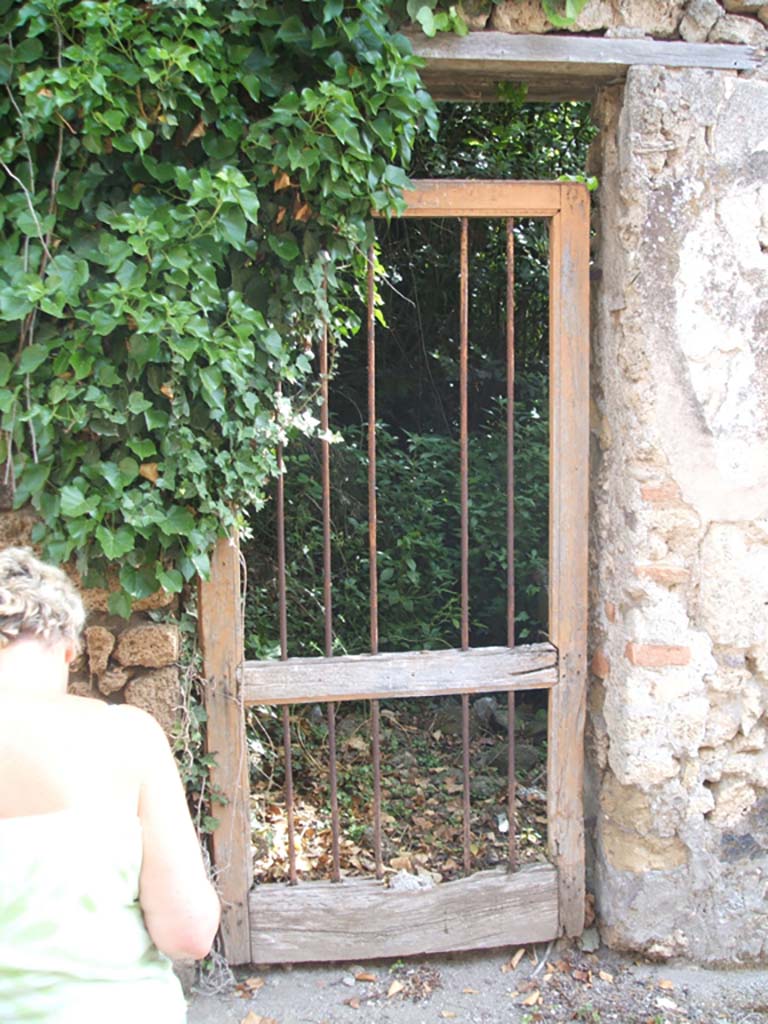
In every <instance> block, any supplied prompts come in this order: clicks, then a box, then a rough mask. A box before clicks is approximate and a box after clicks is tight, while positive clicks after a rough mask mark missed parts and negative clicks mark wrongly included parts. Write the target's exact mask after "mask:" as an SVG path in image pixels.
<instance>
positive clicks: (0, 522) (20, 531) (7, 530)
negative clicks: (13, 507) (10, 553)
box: [0, 508, 37, 548]
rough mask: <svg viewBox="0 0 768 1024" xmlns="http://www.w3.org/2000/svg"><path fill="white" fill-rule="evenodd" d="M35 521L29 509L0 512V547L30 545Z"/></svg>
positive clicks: (26, 546) (24, 546) (23, 546)
mask: <svg viewBox="0 0 768 1024" xmlns="http://www.w3.org/2000/svg"><path fill="white" fill-rule="evenodd" d="M36 522H37V518H36V516H35V514H34V513H33V512H32V511H30V510H29V509H25V508H22V509H19V510H18V511H16V512H12V511H7V512H0V548H28V547H32V546H33V545H32V528H33V526H34V525H35V523H36Z"/></svg>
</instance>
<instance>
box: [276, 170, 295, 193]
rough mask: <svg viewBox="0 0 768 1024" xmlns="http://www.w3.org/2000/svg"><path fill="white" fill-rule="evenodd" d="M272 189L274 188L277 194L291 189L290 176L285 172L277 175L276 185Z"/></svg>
mask: <svg viewBox="0 0 768 1024" xmlns="http://www.w3.org/2000/svg"><path fill="white" fill-rule="evenodd" d="M272 187H273V188H274V190H275V192H280V191H281V190H282V189H284V188H290V187H291V179H290V176H289V175H288V174H286V173H285V171H281V172H280V174H276V175H275V183H274V185H273V186H272Z"/></svg>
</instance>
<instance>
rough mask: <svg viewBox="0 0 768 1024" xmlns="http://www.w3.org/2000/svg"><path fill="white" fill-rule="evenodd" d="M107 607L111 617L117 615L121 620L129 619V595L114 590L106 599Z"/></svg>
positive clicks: (122, 591) (130, 609)
mask: <svg viewBox="0 0 768 1024" xmlns="http://www.w3.org/2000/svg"><path fill="white" fill-rule="evenodd" d="M107 607H108V608H109V611H110V614H111V615H119V616H120V618H121V619H130V617H131V612H132V611H133V603H132V601H131V595H130V594H128V593H126V591H125V590H116V591H114V593H112V594H110V595H109V597H108V598H107Z"/></svg>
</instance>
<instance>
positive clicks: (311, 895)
mask: <svg viewBox="0 0 768 1024" xmlns="http://www.w3.org/2000/svg"><path fill="white" fill-rule="evenodd" d="M250 909H251V936H252V942H253V962H254V963H301V962H311V961H317V960H321V961H325V962H327V961H329V960H352V961H355V962H356V961H358V960H369V959H374V958H378V957H400V956H413V955H417V954H423V953H441V952H447V951H451V950H463V949H491V948H494V947H496V946H514V945H519V944H527V943H531V942H547V941H549V940H550V939H553V938H555V937H556V935H557V933H558V915H557V873H556V871H555V869H554V868H553V867H552V866H551V865H549V864H535V865H531V866H529V867H526V868H523V869H521V870H520V871H518V872H516V873H515V874H509V873H508V872H507V870H506V869H498V870H495V871H482V872H479V873H477V874H474V875H471V876H470V877H468V878H460V879H458V880H456V881H454V882H443V883H442V884H440V885H434V886H432V887H431V888H427V889H420V890H416V891H414V890H408V891H403V890H398V889H395V888H388V887H387V885H386V883H385V882H377V881H375V880H374V879H354V878H353V879H347V880H345V881H344V882H342V883H340V884H333V883H332V882H307V883H305V884H303V885H299V886H287V885H278V884H276V883H271V884H269V885H257V886H256V888H255V889H254V890H253V892H252V893H251V896H250Z"/></svg>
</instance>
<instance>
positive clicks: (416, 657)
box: [242, 644, 557, 704]
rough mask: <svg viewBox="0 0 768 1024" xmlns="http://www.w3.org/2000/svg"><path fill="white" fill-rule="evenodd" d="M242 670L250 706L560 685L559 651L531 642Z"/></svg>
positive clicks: (253, 665)
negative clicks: (517, 644)
mask: <svg viewBox="0 0 768 1024" xmlns="http://www.w3.org/2000/svg"><path fill="white" fill-rule="evenodd" d="M242 671H243V699H244V701H245V703H246V704H301V703H307V702H310V701H311V702H313V703H314V702H319V703H323V702H325V701H344V700H376V699H381V700H386V699H389V698H393V697H396V698H407V697H437V696H444V695H446V694H463V693H492V692H494V691H499V692H501V691H508V690H540V689H549V688H550V687H552V686H554V685H555V684H556V683H557V651H556V649H555V648H554V647H553V646H552V645H551V644H528V645H521V646H520V647H514V648H510V647H478V648H474V649H473V650H469V651H458V650H450V651H418V652H415V653H404V654H354V655H346V656H343V657H338V658H288V660H287V661H246V662H245V664H244V665H243V669H242Z"/></svg>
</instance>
